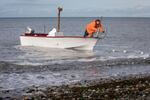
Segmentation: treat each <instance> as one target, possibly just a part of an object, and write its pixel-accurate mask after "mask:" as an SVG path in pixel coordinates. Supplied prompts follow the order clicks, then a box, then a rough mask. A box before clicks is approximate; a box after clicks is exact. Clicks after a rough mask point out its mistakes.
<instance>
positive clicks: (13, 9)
mask: <svg viewBox="0 0 150 100" xmlns="http://www.w3.org/2000/svg"><path fill="white" fill-rule="evenodd" d="M58 6H60V7H63V12H62V14H61V16H63V17H99V16H104V17H150V0H0V17H56V16H57V7H58Z"/></svg>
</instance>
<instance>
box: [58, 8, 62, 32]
mask: <svg viewBox="0 0 150 100" xmlns="http://www.w3.org/2000/svg"><path fill="white" fill-rule="evenodd" d="M62 10H63V8H61V7H58V24H57V32H60V12H61V11H62Z"/></svg>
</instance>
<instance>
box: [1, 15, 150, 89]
mask: <svg viewBox="0 0 150 100" xmlns="http://www.w3.org/2000/svg"><path fill="white" fill-rule="evenodd" d="M92 19H94V18H62V21H61V23H62V25H61V30H62V31H63V32H64V34H65V35H75V36H76V35H83V33H84V27H85V25H86V23H88V22H89V21H91V20H92ZM56 21H57V19H56V18H3V19H0V61H1V62H0V89H1V90H3V89H4V90H5V89H16V88H23V87H28V86H32V85H61V84H69V83H72V82H78V81H82V80H87V79H90V80H93V79H99V78H109V77H112V76H113V77H117V76H128V75H131V74H134V75H138V74H150V66H149V59H150V56H149V54H150V52H149V51H150V41H149V38H150V34H149V32H150V28H149V26H150V18H103V20H102V21H103V24H104V26H105V28H106V29H107V31H106V32H107V35H106V38H104V39H103V40H100V41H99V42H98V43H97V45H96V46H95V48H94V51H75V50H70V49H69V50H67V49H51V48H41V47H22V46H20V42H19V35H21V34H22V33H23V32H24V31H25V28H26V26H31V27H33V28H34V29H35V30H36V31H37V32H43V30H44V28H43V26H44V25H45V26H46V30H45V31H46V32H48V31H49V30H50V29H52V27H55V26H56ZM52 25H53V26H52Z"/></svg>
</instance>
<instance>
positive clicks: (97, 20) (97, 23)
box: [95, 19, 101, 28]
mask: <svg viewBox="0 0 150 100" xmlns="http://www.w3.org/2000/svg"><path fill="white" fill-rule="evenodd" d="M100 25H101V21H100V20H99V19H96V20H95V27H96V28H98V27H100Z"/></svg>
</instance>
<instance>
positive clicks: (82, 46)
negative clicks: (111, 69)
mask: <svg viewBox="0 0 150 100" xmlns="http://www.w3.org/2000/svg"><path fill="white" fill-rule="evenodd" d="M97 41H98V38H84V37H82V36H49V35H48V34H39V33H38V34H24V35H21V36H20V42H21V45H22V46H38V47H49V48H63V49H77V50H93V48H94V46H95V45H96V43H97Z"/></svg>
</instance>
